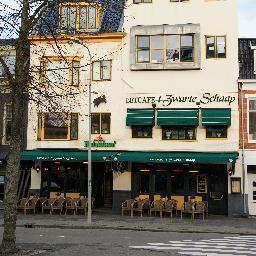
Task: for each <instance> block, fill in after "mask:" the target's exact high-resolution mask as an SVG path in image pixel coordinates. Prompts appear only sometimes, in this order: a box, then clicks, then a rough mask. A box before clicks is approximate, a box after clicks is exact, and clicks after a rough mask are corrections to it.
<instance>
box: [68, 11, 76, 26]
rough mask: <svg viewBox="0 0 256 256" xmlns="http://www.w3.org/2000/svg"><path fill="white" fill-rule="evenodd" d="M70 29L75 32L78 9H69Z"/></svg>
mask: <svg viewBox="0 0 256 256" xmlns="http://www.w3.org/2000/svg"><path fill="white" fill-rule="evenodd" d="M69 11H70V13H69V28H70V29H72V31H73V30H75V29H76V7H69Z"/></svg>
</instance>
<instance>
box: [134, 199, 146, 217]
mask: <svg viewBox="0 0 256 256" xmlns="http://www.w3.org/2000/svg"><path fill="white" fill-rule="evenodd" d="M149 203H150V201H149V199H144V200H138V201H135V202H133V203H132V210H131V216H132V217H133V215H134V212H139V213H140V216H141V217H142V216H143V211H145V210H146V211H147V212H149V206H150V205H149Z"/></svg>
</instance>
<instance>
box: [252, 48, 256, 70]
mask: <svg viewBox="0 0 256 256" xmlns="http://www.w3.org/2000/svg"><path fill="white" fill-rule="evenodd" d="M251 49H252V50H253V57H254V74H256V45H251Z"/></svg>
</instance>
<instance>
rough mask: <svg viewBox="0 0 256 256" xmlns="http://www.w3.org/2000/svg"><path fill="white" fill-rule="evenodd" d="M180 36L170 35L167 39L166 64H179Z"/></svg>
mask: <svg viewBox="0 0 256 256" xmlns="http://www.w3.org/2000/svg"><path fill="white" fill-rule="evenodd" d="M179 40H180V39H179V36H178V35H168V36H167V37H166V48H167V49H166V62H167V63H169V62H178V61H179V58H180V53H179V48H180V46H179V44H180V41H179Z"/></svg>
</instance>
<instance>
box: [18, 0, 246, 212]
mask: <svg viewBox="0 0 256 256" xmlns="http://www.w3.org/2000/svg"><path fill="white" fill-rule="evenodd" d="M96 2H97V3H98V4H96ZM110 2H111V3H115V4H113V5H110V6H108V7H107V8H105V9H104V8H101V7H103V6H104V1H95V3H92V1H90V4H88V3H84V2H81V3H80V2H78V3H80V4H77V3H76V4H73V2H66V3H62V4H60V6H59V8H58V9H57V8H56V9H55V11H50V12H49V15H48V16H50V17H51V19H52V20H51V22H50V23H51V24H52V23H54V20H55V18H54V17H55V16H58V11H57V10H60V11H61V13H60V18H61V19H60V20H61V22H60V23H59V24H61V26H62V27H59V28H58V29H57V28H55V30H54V29H51V31H54V34H56V36H55V39H57V42H58V43H59V47H58V50H59V51H61V52H62V54H61V55H60V54H58V51H56V47H54V45H55V41H54V40H53V38H52V36H51V35H50V33H49V31H48V30H47V26H39V29H38V30H39V31H41V33H42V34H43V35H35V36H32V37H31V40H32V41H33V46H32V61H31V63H32V66H37V67H40V70H43V71H44V72H41V73H43V74H44V75H43V77H42V76H41V82H42V83H52V84H62V85H63V84H65V85H66V86H72V87H69V88H72V91H75V92H79V96H78V97H77V98H76V103H77V105H76V106H74V105H72V104H71V103H70V109H67V110H66V112H67V114H63V113H62V114H60V113H55V114H51V113H45V110H44V109H43V110H38V109H36V107H35V106H34V105H33V104H31V108H30V117H31V118H30V121H29V125H28V134H30V136H29V137H28V141H27V143H28V150H27V151H25V152H24V153H23V159H24V160H33V161H35V164H34V169H32V173H31V175H32V177H31V192H33V193H40V194H41V195H43V194H47V195H52V196H53V195H54V194H56V192H62V193H64V194H65V195H66V196H67V194H68V193H76V194H69V195H73V196H77V195H84V194H85V195H86V189H87V188H86V187H87V184H86V176H87V171H86V169H87V166H86V163H84V162H86V160H87V157H86V151H85V150H84V141H86V140H87V136H88V132H87V131H88V130H87V127H88V118H87V113H88V104H86V99H87V91H86V90H84V89H86V86H87V85H88V83H89V77H90V75H89V74H90V68H89V65H88V63H89V62H88V52H87V49H86V47H88V48H89V49H90V51H91V53H92V56H93V61H94V62H93V65H92V80H93V81H92V90H93V91H94V92H95V91H96V92H97V94H96V95H95V94H92V97H93V101H94V105H93V106H92V112H93V114H92V133H93V139H95V142H94V145H93V146H94V151H93V160H94V162H93V196H94V197H95V198H96V204H97V206H99V207H101V206H109V205H111V204H112V199H113V204H112V206H113V208H114V209H118V208H120V204H121V202H122V201H124V200H125V199H128V198H131V197H136V196H140V197H141V198H144V197H149V198H150V199H151V200H152V199H154V198H159V197H160V196H162V197H166V196H167V197H173V198H175V199H177V200H178V205H179V207H181V206H182V204H183V202H184V201H187V200H188V199H189V197H190V196H196V197H197V200H204V201H207V202H208V205H209V212H210V213H213V214H230V215H232V214H241V213H243V196H242V193H243V191H241V188H240V187H239V185H240V184H241V179H242V172H241V170H240V168H236V166H235V164H236V160H237V158H238V148H239V140H238V137H239V136H238V135H239V133H238V127H239V123H238V119H239V118H238V88H237V78H238V63H237V59H238V54H237V53H238V43H237V4H236V1H234V0H232V1H231V0H229V1H210V2H209V1H198V0H190V1H186V2H183V1H178V2H177V1H169V0H154V1H132V0H129V1H126V7H125V8H124V7H123V1H121V0H120V1H110ZM117 2H118V3H119V4H117ZM120 7H121V8H120ZM74 13H78V14H77V15H80V16H79V19H78V18H76V22H75V20H74V18H73V17H78V16H76V15H75V16H73V14H74ZM85 13H86V15H85ZM90 13H92V14H90ZM81 15H85V16H81ZM49 19H50V18H49ZM46 20H47V19H46ZM214 20H218V22H213V21H214ZM57 24H58V23H57V22H56V26H55V27H58V26H57ZM59 26H60V25H59ZM123 32H125V33H126V34H125V33H123ZM45 34H49V35H46V36H45ZM73 37H76V38H79V40H80V41H82V42H83V44H84V46H83V45H80V44H75V43H73V44H70V40H73V41H74V39H72V38H73ZM85 45H86V47H85ZM63 55H64V56H65V60H66V61H65V62H63V61H61V60H63ZM52 70H58V72H59V73H58V74H54V73H52ZM60 70H68V72H64V73H63V72H62V71H60ZM47 73H48V74H47ZM55 73H56V72H55ZM38 79H40V77H38ZM77 113H79V114H77ZM36 131H37V132H36ZM102 139H103V140H105V143H103V142H101V140H102ZM99 146H100V147H99ZM103 146H105V148H103ZM121 162H125V163H126V164H123V165H122V164H121ZM113 169H115V170H119V171H124V172H122V173H116V172H114V173H113ZM229 174H232V177H231V178H230V177H229ZM231 184H232V185H233V186H231ZM237 185H238V186H237Z"/></svg>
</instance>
